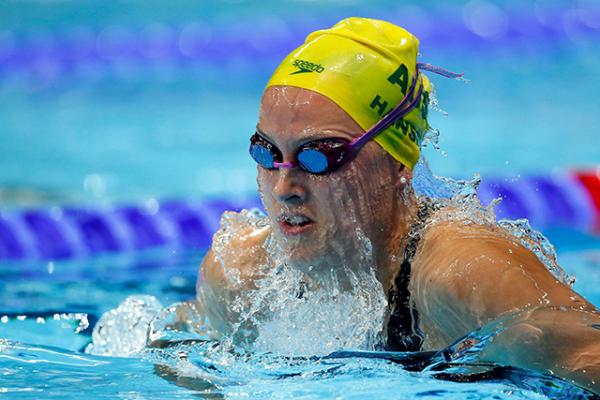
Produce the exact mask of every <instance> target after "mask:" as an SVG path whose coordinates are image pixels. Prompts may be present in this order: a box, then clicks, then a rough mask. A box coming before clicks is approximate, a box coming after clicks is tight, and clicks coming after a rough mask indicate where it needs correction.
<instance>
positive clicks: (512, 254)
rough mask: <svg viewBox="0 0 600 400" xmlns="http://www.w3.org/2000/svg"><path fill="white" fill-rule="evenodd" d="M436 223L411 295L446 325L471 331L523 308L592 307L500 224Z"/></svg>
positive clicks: (418, 258)
mask: <svg viewBox="0 0 600 400" xmlns="http://www.w3.org/2000/svg"><path fill="white" fill-rule="evenodd" d="M438 221H439V222H435V223H433V224H431V225H430V226H429V227H428V228H426V230H425V231H424V232H423V234H422V240H421V243H420V246H419V249H418V251H417V254H416V255H415V258H414V262H413V265H414V266H413V271H412V276H411V293H413V296H414V298H415V301H416V303H417V305H418V308H419V311H422V312H423V313H425V314H426V315H427V316H428V317H430V319H431V320H433V321H435V322H436V323H438V324H440V325H442V326H443V327H444V328H447V327H448V326H450V325H452V324H454V325H455V326H461V328H460V329H458V330H459V331H464V330H467V332H468V331H469V330H472V329H475V328H477V327H479V326H481V325H482V324H485V323H487V322H488V321H490V320H491V319H494V318H497V317H498V316H499V315H501V314H503V313H507V312H512V311H516V310H520V309H525V308H534V307H540V306H549V305H565V306H585V307H587V306H589V303H587V302H586V301H585V299H583V298H582V297H581V296H579V295H578V294H577V293H575V292H573V291H572V289H571V288H570V287H569V286H568V285H566V284H565V283H563V282H561V281H560V280H559V279H558V278H556V277H555V276H554V275H553V274H552V273H551V272H550V271H549V270H548V268H547V267H546V265H544V263H542V262H541V261H540V259H539V258H538V256H537V255H536V254H535V253H534V252H533V251H531V250H530V249H528V248H527V247H525V246H524V244H523V242H522V241H521V239H519V238H516V237H515V236H513V235H512V234H510V233H509V232H508V231H507V230H505V229H504V228H503V227H502V226H499V225H497V224H484V223H474V222H472V221H466V220H460V219H458V220H457V219H445V218H443V216H442V217H441V218H439V219H438ZM456 333H459V332H456ZM460 333H462V334H464V333H466V332H460Z"/></svg>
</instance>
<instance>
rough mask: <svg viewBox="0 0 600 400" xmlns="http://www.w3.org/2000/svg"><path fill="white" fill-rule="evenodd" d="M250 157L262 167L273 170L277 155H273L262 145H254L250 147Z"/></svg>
mask: <svg viewBox="0 0 600 400" xmlns="http://www.w3.org/2000/svg"><path fill="white" fill-rule="evenodd" d="M250 155H251V156H252V158H253V159H254V161H256V162H257V163H258V165H260V166H261V167H263V168H267V169H273V163H274V162H275V154H273V153H271V151H270V150H269V149H267V148H266V147H264V146H262V145H260V144H252V145H251V146H250Z"/></svg>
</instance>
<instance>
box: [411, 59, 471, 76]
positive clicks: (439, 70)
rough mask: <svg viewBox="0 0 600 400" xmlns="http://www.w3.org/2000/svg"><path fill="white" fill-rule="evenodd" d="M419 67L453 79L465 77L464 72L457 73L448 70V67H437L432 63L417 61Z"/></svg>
mask: <svg viewBox="0 0 600 400" xmlns="http://www.w3.org/2000/svg"><path fill="white" fill-rule="evenodd" d="M417 69H419V70H424V71H429V72H433V73H434V74H438V75H441V76H444V77H446V78H451V79H459V78H463V77H464V75H465V73H464V72H461V73H456V72H452V71H448V70H447V69H444V68H441V67H437V66H435V65H432V64H427V63H421V62H419V63H417Z"/></svg>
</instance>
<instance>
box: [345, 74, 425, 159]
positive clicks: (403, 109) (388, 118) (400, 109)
mask: <svg viewBox="0 0 600 400" xmlns="http://www.w3.org/2000/svg"><path fill="white" fill-rule="evenodd" d="M418 77H419V74H418V73H417V74H416V75H415V77H414V78H413V82H412V84H411V86H410V89H409V91H408V93H407V95H406V96H405V97H404V98H403V99H402V101H401V102H400V103H399V104H398V105H397V106H396V107H394V109H393V110H392V111H390V112H389V113H387V114H386V115H385V116H384V117H383V118H382V119H380V120H379V122H377V123H376V124H375V125H373V126H372V127H371V128H370V129H369V130H368V131H367V132H365V133H364V134H363V135H362V136H360V137H358V138H356V139H354V140H353V141H352V142H350V146H351V147H352V149H353V150H354V151H356V150H358V149H360V148H361V147H362V146H363V144H365V143H366V142H368V141H369V140H371V138H373V137H374V136H376V135H377V134H379V133H381V132H382V131H383V130H385V129H386V128H387V127H389V126H390V125H391V124H393V123H394V122H395V121H396V120H398V119H399V118H402V117H403V116H405V115H406V114H408V113H409V112H410V111H411V110H412V109H413V108H414V107H415V105H416V104H417V103H418V102H419V100H420V98H421V94H422V93H423V85H420V86H419V91H418V92H417V96H416V97H415V98H414V99H413V100H412V101H410V98H411V97H412V95H413V93H414V91H415V86H416V83H417V80H418ZM409 101H410V103H409V104H408V105H407V104H406V103H407V102H409Z"/></svg>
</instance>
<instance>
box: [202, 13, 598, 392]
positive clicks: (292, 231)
mask: <svg viewBox="0 0 600 400" xmlns="http://www.w3.org/2000/svg"><path fill="white" fill-rule="evenodd" d="M418 44H419V42H418V40H417V38H416V37H414V36H413V35H412V34H410V33H409V32H407V31H406V30H404V29H402V28H400V27H398V26H395V25H393V24H391V23H388V22H384V21H379V20H372V19H364V18H348V19H345V20H343V21H341V22H339V23H338V24H336V25H335V26H333V27H332V28H330V29H325V30H320V31H316V32H313V33H311V34H310V35H309V36H308V37H307V38H306V41H305V43H304V44H302V45H301V46H300V47H298V48H297V49H295V50H294V51H293V52H292V53H290V54H289V55H288V56H287V57H286V58H285V59H284V60H283V62H282V63H281V64H280V65H279V67H278V68H277V69H276V71H275V73H274V74H273V75H272V77H271V79H270V81H269V82H268V84H267V86H266V89H265V91H264V94H263V96H262V100H261V103H260V110H259V118H258V124H257V127H256V130H255V133H253V134H251V135H250V154H251V156H252V158H253V159H254V160H255V161H256V163H257V171H258V185H259V191H260V194H261V198H262V202H263V205H264V209H265V210H266V213H267V217H268V223H265V224H250V223H246V224H244V223H242V222H239V221H241V220H242V219H240V220H237V222H236V219H235V218H233V217H232V216H231V214H230V215H229V222H228V224H229V225H228V226H227V227H222V229H227V230H229V232H230V233H231V234H230V235H229V236H228V240H227V241H225V242H223V241H222V240H219V241H218V242H217V241H215V242H213V245H212V248H211V249H210V251H209V252H208V253H207V254H206V256H205V258H204V260H203V262H202V265H201V268H200V272H199V275H200V276H199V280H198V284H197V303H196V304H197V307H198V308H199V310H200V311H201V312H202V313H203V315H204V316H205V317H206V318H207V319H208V320H209V321H210V325H211V327H212V328H213V330H214V332H217V334H222V335H225V334H230V333H231V329H232V328H231V327H232V326H233V325H234V324H235V322H236V321H237V319H238V318H239V314H240V313H241V312H243V310H240V309H239V304H237V305H236V306H234V305H233V301H234V299H236V298H237V297H238V296H239V295H240V294H241V293H244V292H248V291H252V290H255V288H256V284H257V281H258V279H260V278H261V276H264V274H265V265H267V266H268V265H269V262H268V258H269V257H270V255H269V252H268V247H269V246H270V245H273V243H274V244H275V245H276V246H277V248H278V249H279V252H280V253H281V254H283V255H285V262H286V264H287V265H288V266H290V267H291V268H294V269H295V270H297V271H300V272H301V273H303V274H304V275H305V276H306V282H307V285H306V287H304V288H303V289H302V290H304V291H310V290H312V288H313V287H314V285H319V283H318V282H319V279H318V277H319V275H320V274H326V273H327V271H331V270H332V268H331V266H336V265H339V266H342V265H343V266H345V267H346V268H349V269H350V270H355V271H359V270H361V268H364V265H365V262H364V259H363V258H361V256H363V255H364V254H363V253H362V252H361V251H358V250H357V248H358V243H359V242H358V241H357V240H356V237H357V232H360V233H361V234H362V235H363V236H364V237H366V238H367V239H368V243H369V244H370V249H371V256H372V265H374V271H375V275H376V278H377V280H378V281H379V283H380V284H381V287H382V290H383V291H384V293H385V296H386V298H387V299H388V306H387V307H388V310H387V312H386V316H385V323H384V326H382V336H381V337H382V339H381V340H382V343H381V348H383V349H386V350H390V351H421V350H437V349H442V348H444V347H446V346H448V345H450V344H451V343H453V342H454V341H456V340H457V339H459V338H461V337H463V336H464V335H466V334H468V333H470V332H473V331H474V330H476V329H478V328H480V327H482V326H484V325H485V324H487V323H489V322H491V321H494V320H496V319H498V318H500V317H502V316H507V315H510V314H511V313H516V315H518V317H516V318H513V319H512V320H511V321H512V322H510V323H508V322H507V325H506V326H505V330H504V332H503V333H501V334H500V335H499V336H498V337H497V338H496V340H495V341H494V342H493V343H492V344H491V345H489V346H488V347H486V348H485V350H484V351H483V353H482V354H481V358H480V361H485V362H495V363H498V364H503V365H512V366H517V367H522V368H529V369H534V370H538V371H543V372H551V373H553V374H556V375H558V376H560V377H563V378H566V379H569V380H571V381H573V382H575V383H576V384H579V385H581V386H583V387H586V388H590V389H592V390H594V391H595V392H598V393H600V330H598V327H600V317H599V315H598V314H597V310H596V308H595V307H594V305H592V304H591V303H589V302H588V301H587V300H586V299H584V298H583V297H582V296H580V295H579V294H577V293H576V292H574V291H573V290H572V289H571V288H570V287H569V286H568V285H566V284H564V283H563V282H560V281H559V280H558V279H557V278H555V277H554V276H553V275H552V274H551V272H549V270H548V269H547V268H546V266H545V265H544V264H543V263H542V262H541V261H540V260H539V259H538V257H537V256H536V255H535V254H534V253H533V252H532V251H530V250H528V249H527V248H526V247H524V246H523V244H521V242H520V240H519V239H517V238H515V237H513V236H512V235H511V234H509V233H508V232H507V231H506V230H505V229H504V228H502V227H500V226H497V225H495V224H486V223H478V222H476V221H471V220H468V219H466V218H464V216H463V217H461V218H457V217H456V215H460V214H456V212H455V210H452V209H450V208H449V207H435V206H434V205H433V204H434V203H432V202H431V201H428V200H427V199H424V198H419V197H417V196H416V195H415V192H414V190H413V188H412V184H411V181H412V178H413V172H412V170H413V167H414V166H415V164H416V163H417V161H418V159H419V155H420V145H421V143H422V141H423V138H424V135H425V133H426V132H427V130H428V129H429V125H428V123H427V111H428V110H427V108H428V103H429V98H430V96H431V91H432V87H431V85H430V83H429V80H428V78H427V77H426V75H425V72H426V71H427V70H430V71H431V72H441V73H442V74H444V71H440V70H436V69H435V68H432V67H431V66H428V65H427V64H421V63H417V53H418ZM446 75H448V74H446ZM232 221H233V222H232ZM216 237H217V236H215V238H216ZM340 271H346V270H345V269H340ZM340 275H343V274H340ZM231 276H235V277H236V279H231ZM338 278H339V281H340V282H341V285H342V287H343V286H344V283H343V279H344V277H343V276H340V277H338ZM465 343H466V342H465ZM467 345H468V344H467ZM463 347H464V346H463Z"/></svg>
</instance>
